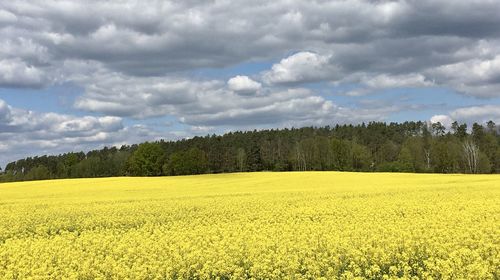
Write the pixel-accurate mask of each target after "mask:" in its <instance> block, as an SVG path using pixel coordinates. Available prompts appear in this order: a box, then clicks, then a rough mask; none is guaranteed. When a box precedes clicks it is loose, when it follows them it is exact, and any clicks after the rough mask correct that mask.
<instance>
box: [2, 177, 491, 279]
mask: <svg viewBox="0 0 500 280" xmlns="http://www.w3.org/2000/svg"><path fill="white" fill-rule="evenodd" d="M0 219H1V220H0V279H174V278H177V279H209V278H211V279H244V278H253V279H320V278H323V279H362V278H368V279H396V278H403V279H411V278H413V279H421V278H427V279H429V278H433V279H460V278H465V279H499V278H500V271H499V270H500V176H498V175H477V176H476V175H427V174H384V173H341V172H291V173H243V174H221V175H200V176H185V177H159V178H104V179H73V180H71V179H70V180H54V181H35V182H22V183H6V184H0Z"/></svg>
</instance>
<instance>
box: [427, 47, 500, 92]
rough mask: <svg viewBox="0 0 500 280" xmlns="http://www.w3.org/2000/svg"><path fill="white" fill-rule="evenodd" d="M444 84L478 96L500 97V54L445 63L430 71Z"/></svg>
mask: <svg viewBox="0 0 500 280" xmlns="http://www.w3.org/2000/svg"><path fill="white" fill-rule="evenodd" d="M429 72H430V73H431V75H434V76H435V77H436V78H437V79H439V80H441V81H443V83H444V84H448V85H450V86H451V87H452V88H454V89H456V90H459V91H462V92H463V93H465V94H468V95H471V96H477V97H500V55H496V56H495V57H493V58H491V59H485V60H481V59H472V60H467V61H463V62H458V63H454V64H449V65H443V66H440V67H438V68H436V69H433V70H430V71H429Z"/></svg>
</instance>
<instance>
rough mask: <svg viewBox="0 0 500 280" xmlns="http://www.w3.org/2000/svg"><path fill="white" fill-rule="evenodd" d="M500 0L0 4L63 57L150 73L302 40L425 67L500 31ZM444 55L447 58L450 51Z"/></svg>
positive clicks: (284, 47) (357, 65) (297, 45)
mask: <svg viewBox="0 0 500 280" xmlns="http://www.w3.org/2000/svg"><path fill="white" fill-rule="evenodd" d="M498 6H499V5H498V3H496V2H495V1H487V0H484V1H474V2H470V1H469V2H460V3H457V2H455V1H453V2H450V1H444V0H441V1H361V0H353V1H317V2H306V1H292V2H289V1H273V2H269V1H258V2H255V1H252V2H248V1H225V2H209V1H207V2H192V1H169V2H165V1H153V2H130V3H129V5H123V3H118V2H109V1H93V2H92V3H91V4H89V3H87V2H78V1H63V2H61V1H43V2H36V1H35V2H25V1H11V2H5V3H2V4H1V6H0V7H1V9H2V11H3V13H2V14H3V15H4V16H2V17H4V18H14V17H15V18H16V22H15V25H13V26H10V30H12V29H14V30H15V34H17V35H19V34H22V36H23V37H27V38H31V39H33V40H35V41H36V42H37V43H39V44H41V45H43V46H44V47H47V48H48V49H49V50H50V52H51V55H52V56H53V57H54V58H55V61H60V60H64V59H89V60H98V61H101V62H103V63H105V64H106V66H107V67H110V68H112V69H115V70H117V71H121V72H126V73H129V74H134V75H142V76H148V75H161V74H165V73H168V72H172V71H179V70H186V69H193V68H199V67H224V66H228V65H233V64H236V63H242V62H245V61H254V60H256V59H269V58H273V57H276V56H283V55H284V54H286V53H289V52H290V51H297V50H303V49H312V50H315V51H317V52H325V51H326V50H329V51H333V53H335V54H337V52H338V53H339V54H340V55H339V60H338V61H337V62H339V63H340V64H341V66H342V67H343V68H345V69H347V70H349V69H350V70H351V71H356V69H358V70H359V69H363V67H364V69H367V68H369V69H371V68H373V70H377V69H380V70H379V71H384V70H383V69H384V68H389V69H395V68H399V69H403V68H409V67H412V66H419V64H422V65H421V67H423V68H425V67H428V66H429V65H434V64H435V63H439V61H436V59H435V54H436V52H438V53H439V52H441V53H443V54H445V53H451V54H452V53H453V51H454V49H455V48H456V47H457V46H458V41H460V40H462V41H467V42H465V43H462V44H460V46H464V44H468V45H475V44H477V39H480V38H482V39H485V40H489V39H492V38H493V39H495V38H498V35H499V31H498V28H496V26H499V25H500V19H499V17H498V16H497V15H498V14H499V12H500V8H499V7H498ZM4 29H5V28H4ZM5 32H6V30H3V32H2V33H5ZM10 36H11V37H12V36H14V33H12V34H10ZM6 38H9V37H6ZM450 47H451V49H450ZM443 48H446V49H447V51H446V52H444V51H441V49H443ZM350 49H357V51H356V54H355V53H350V52H349V50H350ZM374 52H375V54H376V55H375V56H373V54H374ZM343 57H345V58H344V59H343V60H342V58H343ZM373 57H377V58H373ZM391 57H394V58H396V59H399V60H400V61H399V62H397V64H398V67H392V66H390V65H391V64H394V61H390V58H391ZM412 57H414V58H415V61H411V58H412ZM405 59H406V60H410V61H405ZM449 59H451V58H449ZM449 59H448V60H449ZM349 61H351V62H349ZM441 61H442V62H441V63H446V61H447V59H446V56H445V58H443V59H441ZM378 62H380V63H378ZM385 71H387V70H385ZM394 71H396V70H394ZM347 74H349V72H348V73H347Z"/></svg>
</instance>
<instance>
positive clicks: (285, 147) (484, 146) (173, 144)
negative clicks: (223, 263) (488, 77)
mask: <svg viewBox="0 0 500 280" xmlns="http://www.w3.org/2000/svg"><path fill="white" fill-rule="evenodd" d="M263 170H268V171H308V170H338V171H379V172H426V173H473V174H475V173H500V131H499V128H498V126H497V125H496V124H495V123H494V122H492V121H489V122H487V123H486V124H485V125H481V124H478V123H474V124H473V125H472V127H471V128H468V127H467V125H466V124H459V123H457V122H454V123H453V124H452V126H451V129H449V130H447V129H446V128H445V127H444V126H443V125H442V124H441V123H432V124H430V123H427V122H421V121H419V122H404V123H384V122H371V123H368V124H365V123H363V124H359V125H336V126H331V127H330V126H326V127H304V128H291V129H288V128H285V129H271V130H260V131H257V130H254V131H246V132H242V131H238V132H230V133H227V134H224V135H207V136H204V137H194V138H191V139H183V140H178V141H164V140H161V141H157V142H145V143H141V144H135V145H124V146H121V147H120V148H118V147H111V148H108V147H105V148H103V149H101V150H94V151H90V152H87V153H84V152H71V153H66V154H61V155H56V156H47V155H44V156H36V157H28V158H25V159H20V160H17V161H15V162H10V163H8V164H7V165H6V167H5V170H4V171H2V172H0V181H3V182H9V181H24V180H41V179H56V178H57V179H59V178H84V177H85V178H88V177H111V176H163V175H188V174H203V173H225V172H252V171H263Z"/></svg>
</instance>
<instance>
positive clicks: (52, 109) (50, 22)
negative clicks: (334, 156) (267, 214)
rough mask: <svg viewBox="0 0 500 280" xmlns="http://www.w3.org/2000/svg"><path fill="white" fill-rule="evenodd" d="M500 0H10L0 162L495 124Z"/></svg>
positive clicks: (3, 43)
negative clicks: (211, 139) (313, 129)
mask: <svg viewBox="0 0 500 280" xmlns="http://www.w3.org/2000/svg"><path fill="white" fill-rule="evenodd" d="M499 15H500V2H499V1H498V0H471V1H452V0H432V1H430V0H429V1H427V0H418V1H417V0H415V1H412V0H408V1H383V0H364V1H363V0H352V1H351V0H349V1H321V0H317V1H293V0H284V1H281V0H276V1H267V0H266V1H260V0H255V1H237V0H222V1H209V0H200V1H198V0H175V1H131V0H120V1H83V0H81V1H77V0H71V1H51V0H43V1H41V0H40V1H33V0H31V1H20V0H11V1H1V2H0V166H2V167H3V166H4V165H5V163H6V162H8V161H11V160H15V159H17V158H20V157H25V156H28V155H37V154H47V153H48V154H57V153H61V152H68V151H78V150H88V149H92V148H100V147H103V146H105V145H108V146H109V145H121V144H124V143H137V142H142V141H146V140H155V139H160V138H164V139H179V138H184V137H191V136H193V135H206V134H208V133H224V132H226V131H231V130H246V129H259V128H271V127H272V128H277V127H291V126H295V127H298V126H305V125H317V126H320V125H332V124H336V123H360V122H363V121H365V122H368V121H404V120H432V121H441V122H443V123H445V124H448V123H450V122H451V121H453V120H458V121H460V122H473V121H477V122H484V121H486V120H489V119H492V120H494V121H495V122H497V123H500V28H499V26H500V16H499Z"/></svg>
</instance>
